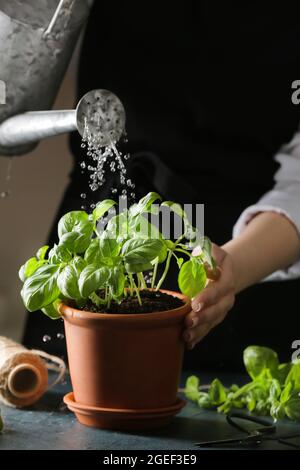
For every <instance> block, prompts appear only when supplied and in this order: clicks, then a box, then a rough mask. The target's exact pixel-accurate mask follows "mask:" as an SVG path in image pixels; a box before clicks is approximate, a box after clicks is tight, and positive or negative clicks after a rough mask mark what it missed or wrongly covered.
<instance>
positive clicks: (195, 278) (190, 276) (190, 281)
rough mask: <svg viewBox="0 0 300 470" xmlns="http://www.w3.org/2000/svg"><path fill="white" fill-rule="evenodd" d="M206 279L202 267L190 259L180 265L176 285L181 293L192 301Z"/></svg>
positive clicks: (203, 285) (202, 287)
mask: <svg viewBox="0 0 300 470" xmlns="http://www.w3.org/2000/svg"><path fill="white" fill-rule="evenodd" d="M206 279H207V278H206V272H205V268H204V266H203V265H202V264H200V263H199V262H198V261H197V260H195V259H193V258H192V259H190V260H189V261H186V262H185V263H184V264H183V265H182V267H181V269H180V271H179V276H178V285H179V288H180V290H181V292H182V293H183V294H184V295H186V296H187V297H189V298H190V299H192V298H193V297H195V295H197V294H198V293H199V292H200V291H201V290H202V289H204V287H205V285H206Z"/></svg>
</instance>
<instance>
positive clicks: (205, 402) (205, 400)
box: [198, 392, 215, 409]
mask: <svg viewBox="0 0 300 470" xmlns="http://www.w3.org/2000/svg"><path fill="white" fill-rule="evenodd" d="M198 406H200V408H204V409H209V408H213V407H214V406H215V405H214V403H212V401H211V398H210V396H209V394H208V393H207V392H200V393H199V398H198Z"/></svg>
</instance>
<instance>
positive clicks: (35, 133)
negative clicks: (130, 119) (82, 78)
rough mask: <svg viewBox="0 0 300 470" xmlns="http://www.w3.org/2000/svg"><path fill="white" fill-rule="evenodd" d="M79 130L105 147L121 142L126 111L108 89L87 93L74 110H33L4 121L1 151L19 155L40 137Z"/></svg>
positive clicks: (0, 139) (1, 134)
mask: <svg viewBox="0 0 300 470" xmlns="http://www.w3.org/2000/svg"><path fill="white" fill-rule="evenodd" d="M75 130H78V132H79V133H80V134H81V136H82V137H83V138H85V139H86V140H89V141H90V142H91V143H93V144H94V145H97V146H99V147H104V146H106V145H109V144H110V143H111V142H117V141H118V140H119V139H120V137H121V135H122V134H123V132H124V130H125V110H124V108H123V105H122V103H121V101H120V100H119V98H118V97H117V96H116V95H114V94H113V93H111V92H110V91H108V90H92V91H89V92H88V93H86V94H85V95H84V96H83V97H82V98H81V100H80V101H79V103H78V105H77V108H76V109H74V110H58V111H56V110H53V111H33V112H27V113H23V114H19V115H17V116H13V117H11V118H9V119H7V120H6V121H4V122H3V123H2V124H0V151H1V148H3V149H5V151H6V154H8V155H16V154H17V152H19V153H23V150H24V149H26V148H29V146H32V144H35V143H36V142H38V141H39V140H42V139H44V138H46V137H52V136H56V135H59V134H63V133H66V132H72V131H75Z"/></svg>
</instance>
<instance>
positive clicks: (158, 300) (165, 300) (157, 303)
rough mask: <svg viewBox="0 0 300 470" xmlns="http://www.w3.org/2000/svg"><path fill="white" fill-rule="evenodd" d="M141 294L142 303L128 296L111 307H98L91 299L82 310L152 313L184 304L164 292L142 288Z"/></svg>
mask: <svg viewBox="0 0 300 470" xmlns="http://www.w3.org/2000/svg"><path fill="white" fill-rule="evenodd" d="M140 296H141V300H142V305H140V304H139V302H138V299H137V298H136V297H134V298H131V297H127V298H126V299H123V300H122V301H121V303H120V304H117V302H114V301H113V302H112V303H111V305H110V308H107V307H106V308H99V307H96V305H94V304H93V303H92V302H91V301H90V300H89V301H88V302H87V303H86V305H85V306H84V307H83V309H82V310H85V311H87V312H95V313H152V312H163V311H165V310H173V309H174V308H178V307H181V306H182V305H183V304H184V302H183V301H182V300H180V299H178V298H177V297H173V296H172V295H169V294H166V293H164V292H154V291H149V290H141V291H140Z"/></svg>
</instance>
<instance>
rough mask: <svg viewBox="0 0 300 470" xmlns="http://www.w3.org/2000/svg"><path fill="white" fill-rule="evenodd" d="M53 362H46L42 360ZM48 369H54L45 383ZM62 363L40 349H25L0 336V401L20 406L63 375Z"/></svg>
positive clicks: (38, 396) (24, 404)
mask: <svg viewBox="0 0 300 470" xmlns="http://www.w3.org/2000/svg"><path fill="white" fill-rule="evenodd" d="M41 357H42V358H44V359H46V360H47V361H51V362H52V363H54V364H56V365H55V366H53V365H50V364H48V363H47V362H46V361H45V360H43V359H42V358H41ZM48 369H52V370H55V371H56V372H58V376H57V377H56V378H55V380H54V382H53V383H52V384H51V385H49V384H48ZM65 371H66V365H65V363H64V361H63V360H62V359H60V358H58V357H56V356H51V355H49V354H47V353H45V352H44V351H37V350H28V349H26V348H25V347H24V346H22V345H21V344H18V343H16V342H15V341H12V340H11V339H8V338H5V337H4V336H0V401H1V402H2V403H4V404H5V405H8V406H12V407H18V408H22V407H24V406H28V405H31V404H33V403H35V402H36V401H37V400H39V398H41V396H42V395H43V394H44V393H45V392H46V390H49V388H51V387H53V386H54V385H55V384H56V383H58V382H59V381H60V380H61V379H62V377H63V376H64V374H65Z"/></svg>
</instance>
